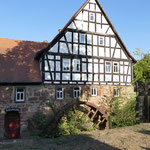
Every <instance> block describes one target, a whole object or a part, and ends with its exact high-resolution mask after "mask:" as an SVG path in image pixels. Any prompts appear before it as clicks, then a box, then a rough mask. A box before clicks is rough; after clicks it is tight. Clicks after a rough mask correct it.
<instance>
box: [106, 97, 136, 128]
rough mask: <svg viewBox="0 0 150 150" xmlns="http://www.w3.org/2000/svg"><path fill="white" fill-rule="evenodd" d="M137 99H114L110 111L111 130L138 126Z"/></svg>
mask: <svg viewBox="0 0 150 150" xmlns="http://www.w3.org/2000/svg"><path fill="white" fill-rule="evenodd" d="M137 120H138V118H137V111H136V98H135V96H132V97H130V98H129V99H128V98H127V97H124V98H120V97H119V98H113V100H112V101H111V109H110V111H109V123H110V128H116V127H124V126H130V125H134V124H136V122H137Z"/></svg>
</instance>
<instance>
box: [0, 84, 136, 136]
mask: <svg viewBox="0 0 150 150" xmlns="http://www.w3.org/2000/svg"><path fill="white" fill-rule="evenodd" d="M17 87H18V86H1V87H0V131H1V132H0V133H3V132H4V120H5V114H6V112H5V110H6V109H7V108H20V124H21V127H25V126H27V120H28V119H29V118H30V117H32V115H33V114H34V113H35V112H36V111H37V110H38V109H41V108H42V107H41V106H42V102H44V100H46V99H48V98H49V97H51V100H55V90H56V88H58V87H63V88H64V90H65V98H64V99H63V100H55V103H56V106H57V108H58V109H60V108H61V107H63V106H64V105H65V104H67V103H69V102H71V101H72V100H73V87H77V85H74V86H73V85H60V86H59V85H44V86H43V85H41V86H39V85H38V86H23V88H25V102H21V103H17V102H16V101H15V94H16V93H15V91H16V88H17ZM79 87H81V91H82V92H81V95H82V96H81V100H83V101H88V102H91V103H93V104H96V105H98V106H102V107H104V108H106V109H109V101H110V100H111V99H112V97H113V95H114V86H106V85H104V86H96V85H94V86H84V85H82V86H79ZM91 87H95V88H97V89H98V95H97V96H96V97H94V96H93V97H92V96H91ZM118 88H120V96H124V95H125V94H126V93H129V92H130V91H133V87H132V86H126V87H125V86H124V87H123V86H122V87H118ZM46 91H47V92H46ZM48 95H49V96H48ZM0 137H1V135H0Z"/></svg>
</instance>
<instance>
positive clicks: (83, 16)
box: [68, 0, 114, 35]
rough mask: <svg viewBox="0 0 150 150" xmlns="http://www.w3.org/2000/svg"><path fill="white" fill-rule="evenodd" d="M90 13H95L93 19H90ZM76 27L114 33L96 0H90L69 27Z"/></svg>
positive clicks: (100, 32) (96, 31) (101, 32)
mask: <svg viewBox="0 0 150 150" xmlns="http://www.w3.org/2000/svg"><path fill="white" fill-rule="evenodd" d="M90 15H93V17H94V20H93V21H92V20H90ZM88 26H89V28H88ZM76 27H77V29H78V30H83V31H91V32H95V33H98V34H110V35H114V33H113V31H112V29H111V27H110V25H109V23H108V21H107V20H106V18H105V17H104V14H103V13H102V12H101V9H100V7H99V6H98V4H97V3H96V1H95V0H90V1H89V3H88V4H86V6H85V7H84V8H83V10H82V11H81V12H80V13H79V14H78V15H77V16H76V18H75V20H74V21H73V22H71V24H70V25H69V26H68V28H71V29H76Z"/></svg>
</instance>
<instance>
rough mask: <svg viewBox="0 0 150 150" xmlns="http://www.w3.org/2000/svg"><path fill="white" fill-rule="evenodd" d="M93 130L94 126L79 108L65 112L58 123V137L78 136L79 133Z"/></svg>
mask: <svg viewBox="0 0 150 150" xmlns="http://www.w3.org/2000/svg"><path fill="white" fill-rule="evenodd" d="M94 129H96V126H94V124H93V123H92V122H91V120H90V118H89V117H88V116H87V115H86V114H85V113H84V110H83V109H81V108H79V107H78V108H76V110H73V109H71V110H69V111H67V112H66V113H65V115H64V116H63V118H62V119H61V121H60V123H59V135H70V134H79V133H80V132H81V131H87V130H88V131H89V130H94Z"/></svg>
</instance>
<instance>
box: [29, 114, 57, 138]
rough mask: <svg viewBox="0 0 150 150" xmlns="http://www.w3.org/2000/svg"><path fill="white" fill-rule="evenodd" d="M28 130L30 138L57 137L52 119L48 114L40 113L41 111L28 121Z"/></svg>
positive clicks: (55, 125)
mask: <svg viewBox="0 0 150 150" xmlns="http://www.w3.org/2000/svg"><path fill="white" fill-rule="evenodd" d="M28 128H29V131H30V133H31V135H32V136H41V137H54V136H57V134H56V133H57V124H56V122H55V121H54V118H53V117H52V116H51V115H49V114H44V113H42V112H41V111H40V112H36V113H35V114H34V116H33V117H32V118H31V119H29V120H28Z"/></svg>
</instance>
